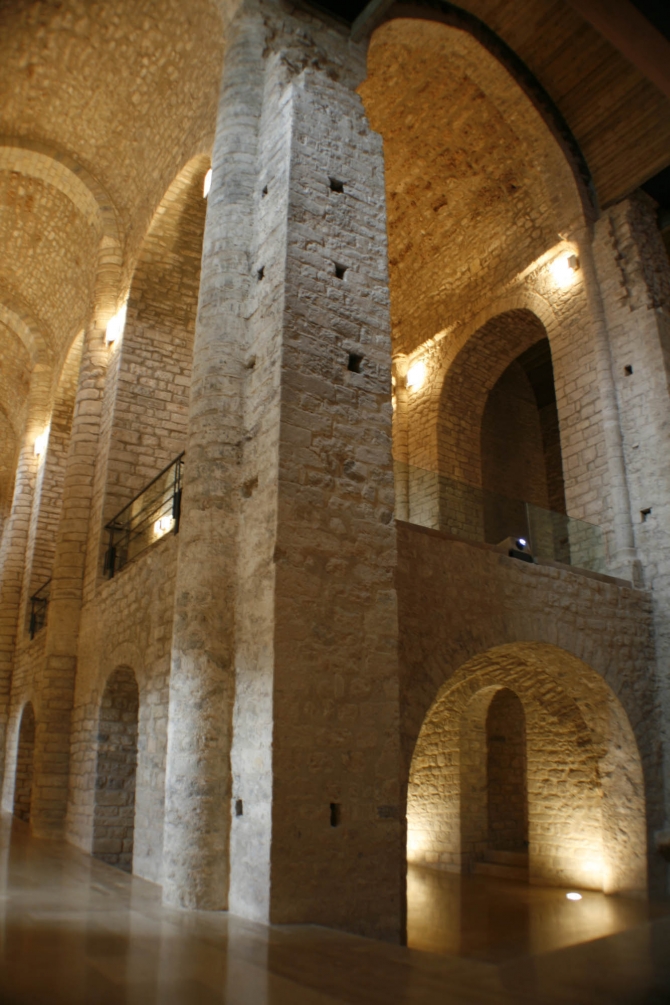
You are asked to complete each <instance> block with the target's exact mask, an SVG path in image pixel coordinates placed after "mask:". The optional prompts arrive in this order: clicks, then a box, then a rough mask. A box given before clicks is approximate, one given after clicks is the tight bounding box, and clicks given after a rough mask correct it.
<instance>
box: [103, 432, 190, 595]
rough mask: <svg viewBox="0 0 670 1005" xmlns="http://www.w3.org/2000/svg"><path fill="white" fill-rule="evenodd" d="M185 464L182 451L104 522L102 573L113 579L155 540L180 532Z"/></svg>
mask: <svg viewBox="0 0 670 1005" xmlns="http://www.w3.org/2000/svg"><path fill="white" fill-rule="evenodd" d="M183 466H184V454H183V452H182V453H181V454H179V456H178V457H175V459H174V460H173V461H171V462H170V464H168V466H167V467H166V468H163V470H162V471H161V472H160V473H159V474H157V475H156V477H155V478H154V479H152V480H151V481H150V482H149V484H148V485H146V486H145V487H144V488H143V489H142V491H141V492H138V493H137V495H136V496H135V497H134V499H131V500H130V502H129V503H127V504H126V505H125V506H124V507H123V509H121V510H119V512H118V513H117V514H116V516H115V517H113V518H112V519H111V520H110V521H109V523H107V524H105V530H106V531H107V533H108V535H109V539H108V545H107V551H106V552H105V561H104V568H103V573H104V574H105V575H106V576H108V577H109V578H110V579H111V578H112V576H113V575H114V574H115V573H116V572H119V571H120V570H121V569H122V568H123V567H124V565H126V564H127V563H128V562H129V561H130V560H131V559H132V558H135V556H136V555H139V554H140V553H141V552H143V551H144V550H145V549H146V548H148V547H149V546H150V545H151V544H153V543H154V542H155V541H158V540H159V539H160V538H161V537H165V535H166V534H168V533H173V534H177V533H178V532H179V518H180V515H181V487H182V469H183Z"/></svg>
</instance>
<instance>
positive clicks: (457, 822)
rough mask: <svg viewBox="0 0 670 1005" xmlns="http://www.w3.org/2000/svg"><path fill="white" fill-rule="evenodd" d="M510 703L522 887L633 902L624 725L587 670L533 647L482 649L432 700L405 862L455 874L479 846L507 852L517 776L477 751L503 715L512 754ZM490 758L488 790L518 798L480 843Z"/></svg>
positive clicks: (637, 823)
mask: <svg viewBox="0 0 670 1005" xmlns="http://www.w3.org/2000/svg"><path fill="white" fill-rule="evenodd" d="M506 692H507V693H506ZM510 693H511V694H512V695H513V697H514V700H513V698H512V697H510V696H508V695H509V694H510ZM499 694H500V695H501V696H502V697H498V698H497V701H496V705H493V706H492V702H493V700H494V698H496V696H497V695H499ZM516 702H519V703H520V704H521V706H522V711H523V717H524V719H525V727H524V730H525V736H526V765H527V767H526V772H527V807H528V808H527V813H528V842H529V871H530V879H531V882H535V883H543V884H551V885H559V886H562V885H571V884H572V885H576V886H579V887H582V888H589V889H599V890H605V891H606V892H610V893H611V892H617V891H642V890H645V889H646V883H647V878H646V835H645V802H644V789H643V778H642V767H641V761H640V756H639V752H638V749H637V744H636V742H635V738H634V736H633V732H632V729H631V726H630V723H629V722H628V719H627V717H626V714H625V712H624V710H623V707H622V706H621V704H620V703H619V701H618V700H617V698H616V697H615V695H614V694H613V692H612V691H611V690H610V688H609V687H608V686H607V684H606V683H605V681H604V680H603V679H602V678H601V677H600V676H599V675H598V674H596V672H595V671H594V670H592V669H591V668H590V667H589V666H588V665H587V664H585V663H583V662H582V661H581V660H579V659H577V658H576V657H574V656H571V655H570V654H569V653H567V652H565V651H564V650H561V649H558V648H557V647H555V646H550V645H545V644H542V643H530V642H527V643H517V644H512V645H504V646H498V647H496V648H495V649H491V650H489V651H488V652H486V653H484V654H482V655H481V656H478V657H475V658H474V659H473V660H470V661H469V662H468V663H467V664H466V665H465V666H464V667H462V668H461V670H459V671H458V672H457V673H456V674H454V676H453V677H452V678H451V679H450V680H449V681H448V682H447V683H446V684H445V685H444V687H443V689H442V690H441V692H440V693H439V694H438V696H437V698H436V700H435V702H434V703H433V705H432V707H431V709H430V710H429V712H428V715H427V716H426V719H425V721H424V724H423V727H422V729H421V732H420V734H419V738H418V740H417V743H416V747H415V751H414V756H413V758H412V766H411V770H410V777H409V788H408V806H407V820H408V859H409V861H410V862H418V863H422V864H424V865H433V866H436V867H438V868H445V869H452V870H457V871H459V872H465V873H467V872H469V871H471V870H472V868H473V867H474V864H475V863H476V861H477V859H478V856H480V855H481V854H482V852H483V851H485V850H486V849H487V847H488V844H489V840H490V836H491V834H493V835H494V836H495V840H496V841H497V840H498V836H499V835H502V834H503V832H504V828H505V827H509V833H510V834H511V833H514V834H515V835H516V837H515V838H514V840H515V841H518V837H519V834H520V828H521V817H520V798H521V797H520V794H519V772H520V768H519V766H517V767H516V768H515V769H514V771H515V772H516V774H515V776H513V775H512V765H511V763H508V764H506V763H505V761H504V758H502V759H501V758H499V757H498V755H497V754H496V755H492V754H491V755H490V754H489V752H488V749H489V748H488V746H487V739H488V736H491V737H492V736H494V735H497V734H495V733H493V730H494V729H497V728H498V726H497V723H498V722H499V721H500V718H501V714H503V713H504V715H505V717H506V718H507V721H508V726H512V718H515V719H516V724H515V725H514V727H513V729H514V732H515V734H516V738H515V740H514V746H516V748H517V750H520V745H521V722H522V719H521V712H520V710H519V707H518V705H517V704H516ZM489 714H491V719H489V718H488V716H489ZM508 726H506V727H505V728H508ZM622 752H625V757H624V756H623V753H622ZM496 758H498V761H497V764H496V766H495V767H494V776H493V777H494V778H497V781H496V783H495V784H496V785H498V786H500V785H501V784H509V782H510V780H511V778H512V777H515V778H516V782H515V784H516V786H517V793H518V794H517V797H516V799H515V801H514V802H513V803H512V804H509V805H507V806H506V807H505V808H504V809H503V811H502V812H503V814H504V815H503V817H502V818H500V817H496V813H497V810H494V811H493V830H492V831H491V818H490V816H489V802H488V784H489V780H488V779H487V768H489V767H490V766H491V763H492V761H494V760H495V759H496ZM624 763H625V765H626V767H625V768H623V766H622V765H623V764H624ZM613 764H616V765H617V770H616V771H613V770H612V765H613ZM505 779H506V780H505ZM524 812H525V811H524ZM514 821H516V822H514ZM501 840H502V838H501Z"/></svg>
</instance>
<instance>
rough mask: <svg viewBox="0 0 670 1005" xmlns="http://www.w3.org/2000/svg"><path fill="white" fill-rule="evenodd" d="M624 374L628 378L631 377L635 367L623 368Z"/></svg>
mask: <svg viewBox="0 0 670 1005" xmlns="http://www.w3.org/2000/svg"><path fill="white" fill-rule="evenodd" d="M623 372H624V373H625V374H626V376H627V377H630V375H631V374H632V372H633V367H632V366H625V367H624V368H623Z"/></svg>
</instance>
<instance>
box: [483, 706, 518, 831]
mask: <svg viewBox="0 0 670 1005" xmlns="http://www.w3.org/2000/svg"><path fill="white" fill-rule="evenodd" d="M486 747H487V750H486V779H487V792H486V795H487V804H488V807H487V808H488V844H489V848H491V849H495V850H496V851H526V849H527V847H528V794H527V791H526V723H525V719H524V714H523V705H522V704H521V702H520V701H519V699H518V698H517V696H516V695H515V694H514V692H513V691H510V690H509V689H508V688H503V690H501V691H498V692H496V694H495V695H494V696H493V698H492V700H491V704H490V705H489V709H488V714H487V716H486Z"/></svg>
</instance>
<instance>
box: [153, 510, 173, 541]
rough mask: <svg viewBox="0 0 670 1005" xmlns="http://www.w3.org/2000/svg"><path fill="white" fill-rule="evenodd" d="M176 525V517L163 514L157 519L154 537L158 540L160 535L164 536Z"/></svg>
mask: <svg viewBox="0 0 670 1005" xmlns="http://www.w3.org/2000/svg"><path fill="white" fill-rule="evenodd" d="M173 527H174V517H171V516H161V517H159V518H158V520H156V522H155V524H154V538H155V539H156V540H158V538H159V537H164V536H165V534H169V532H170V531H171V530H172V528H173Z"/></svg>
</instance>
